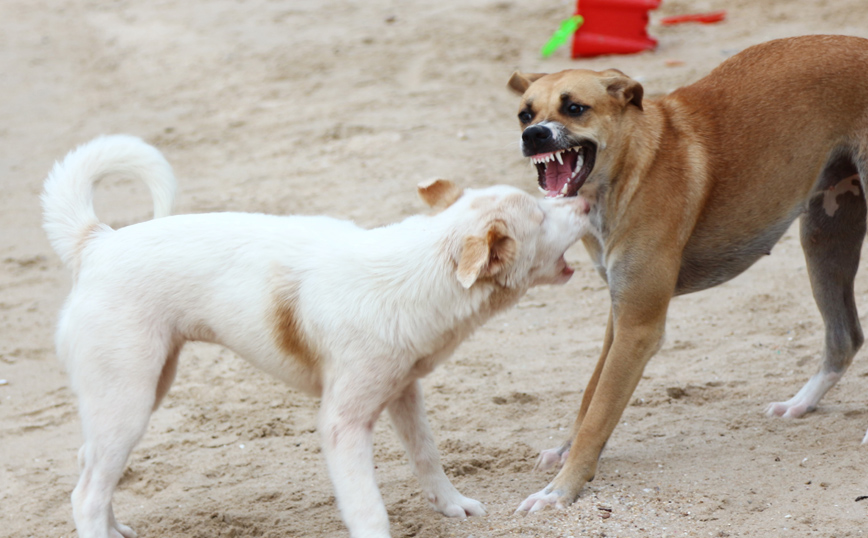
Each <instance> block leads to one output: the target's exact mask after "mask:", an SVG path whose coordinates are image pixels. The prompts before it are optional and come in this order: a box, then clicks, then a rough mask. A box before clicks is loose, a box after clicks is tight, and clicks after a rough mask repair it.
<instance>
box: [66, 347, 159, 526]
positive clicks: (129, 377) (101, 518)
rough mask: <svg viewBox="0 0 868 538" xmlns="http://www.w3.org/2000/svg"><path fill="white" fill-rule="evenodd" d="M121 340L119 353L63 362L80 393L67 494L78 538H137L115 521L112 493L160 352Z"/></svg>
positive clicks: (147, 404)
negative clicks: (78, 441)
mask: <svg viewBox="0 0 868 538" xmlns="http://www.w3.org/2000/svg"><path fill="white" fill-rule="evenodd" d="M122 332H123V331H120V330H118V331H117V332H115V333H114V334H115V335H118V334H120V333H122ZM91 333H92V334H100V331H91ZM103 334H105V333H103ZM124 337H125V339H127V341H126V342H125V345H124V346H123V347H122V348H118V347H115V348H114V349H112V350H111V351H110V352H107V351H106V350H105V349H101V350H95V349H94V348H91V349H90V350H89V351H91V353H87V354H81V355H80V356H77V357H74V358H73V359H72V360H68V361H67V364H68V365H70V366H69V367H70V374H71V375H72V377H73V378H74V384H75V387H76V390H77V392H78V394H79V413H80V415H81V420H82V430H83V433H84V446H82V449H81V452H80V454H79V462H80V464H81V466H82V468H81V476H80V477H79V480H78V484H77V485H76V486H75V489H74V490H73V493H72V507H73V516H74V518H75V526H76V529H77V530H78V535H79V536H80V537H81V538H135V537H136V533H135V532H133V530H132V529H130V528H129V527H127V526H125V525H121V524H120V523H118V522H117V521H116V520H115V517H114V512H113V510H112V504H111V503H112V494H113V493H114V490H115V488H116V487H117V484H118V481H119V480H120V478H121V476H122V475H123V472H124V468H125V466H126V462H127V458H128V457H129V455H130V452H131V451H132V449H133V447H134V446H135V445H136V443H138V441H139V439H141V437H142V435H143V434H144V432H145V429H146V428H147V424H148V419H149V418H150V415H151V410H152V408H153V405H154V401H155V396H156V387H157V381H158V379H159V377H160V372H161V370H162V363H163V361H164V359H165V353H164V352H163V350H160V351H159V352H156V351H157V350H155V349H154V346H153V344H152V343H148V344H145V345H142V346H139V347H138V348H136V347H134V346H132V345H131V343H130V340H134V338H130V335H129V334H125V335H124ZM94 347H98V346H94Z"/></svg>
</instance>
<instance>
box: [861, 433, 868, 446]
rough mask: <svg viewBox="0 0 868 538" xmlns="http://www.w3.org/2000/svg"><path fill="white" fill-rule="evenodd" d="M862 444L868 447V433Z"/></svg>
mask: <svg viewBox="0 0 868 538" xmlns="http://www.w3.org/2000/svg"><path fill="white" fill-rule="evenodd" d="M862 444H863V445H868V431H866V432H865V437H863V438H862Z"/></svg>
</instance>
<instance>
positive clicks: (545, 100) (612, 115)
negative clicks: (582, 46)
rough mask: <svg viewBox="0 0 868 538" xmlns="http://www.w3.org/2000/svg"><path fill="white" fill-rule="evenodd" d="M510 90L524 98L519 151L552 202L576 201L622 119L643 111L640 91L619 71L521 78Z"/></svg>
mask: <svg viewBox="0 0 868 538" xmlns="http://www.w3.org/2000/svg"><path fill="white" fill-rule="evenodd" d="M508 86H509V88H510V89H511V90H513V91H514V92H516V93H518V94H519V95H521V96H522V98H521V105H520V106H519V109H518V121H519V122H520V123H521V127H522V129H523V131H522V134H521V149H522V153H523V154H524V156H525V157H529V158H530V160H531V162H532V163H533V164H534V165H535V166H536V169H537V174H538V176H539V186H540V188H541V189H542V190H543V191H544V192H545V193H546V196H549V197H560V196H576V194H578V192H579V189H580V188H581V187H582V185H584V184H585V181H587V179H588V178H589V177H590V176H591V173H592V172H593V171H594V166H595V164H596V163H597V162H598V157H601V156H602V155H599V154H600V152H602V151H604V150H605V149H606V148H607V146H608V142H609V141H608V138H609V137H613V136H614V135H616V131H617V125H616V123H617V122H619V119H620V118H621V117H622V116H623V114H625V113H627V112H628V111H631V110H632V111H638V112H641V111H642V94H643V90H642V85H641V84H639V83H638V82H636V81H635V80H633V79H631V78H630V77H628V76H627V75H625V74H624V73H622V72H620V71H618V70H617V69H608V70H606V71H589V70H585V69H571V70H568V71H561V72H560V73H553V74H550V75H547V74H544V73H520V72H518V71H516V72H515V73H513V75H512V77H511V78H510V79H509V84H508Z"/></svg>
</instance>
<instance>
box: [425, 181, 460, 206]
mask: <svg viewBox="0 0 868 538" xmlns="http://www.w3.org/2000/svg"><path fill="white" fill-rule="evenodd" d="M416 189H417V191H418V192H419V198H421V199H422V200H423V201H424V202H425V203H426V204H428V207H433V208H436V209H445V208H447V207H449V206H451V205H452V204H454V203H455V200H458V199H459V198H461V195H462V194H464V189H462V188H461V187H459V186H458V185H456V184H455V183H452V182H451V181H449V180H448V179H430V180H428V181H423V182H422V183H419V185H417V186H416Z"/></svg>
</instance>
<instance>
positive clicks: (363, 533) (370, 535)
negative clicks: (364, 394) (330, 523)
mask: <svg viewBox="0 0 868 538" xmlns="http://www.w3.org/2000/svg"><path fill="white" fill-rule="evenodd" d="M353 394H354V391H352V390H351V389H349V388H348V387H346V386H344V387H340V388H337V389H335V388H334V387H332V388H331V389H326V392H325V393H324V394H323V400H322V407H321V408H320V432H321V435H322V441H323V451H324V453H325V457H326V463H327V464H328V469H329V474H330V475H331V479H332V483H333V484H334V487H335V498H336V499H337V503H338V508H340V511H341V515H342V516H343V519H344V523H346V525H347V528H348V529H349V531H350V536H351V537H352V538H389V516H388V514H387V513H386V506H385V505H384V504H383V498H382V497H381V496H380V490H379V488H377V479H376V476H375V475H374V457H373V427H374V422H375V421H376V419H377V416H379V414H380V411H381V410H382V407H381V406H382V402H370V401H364V398H358V397H354V395H353ZM355 396H359V394H358V393H355Z"/></svg>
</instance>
